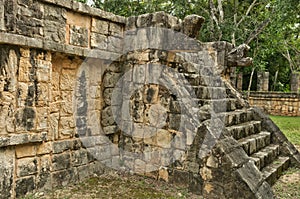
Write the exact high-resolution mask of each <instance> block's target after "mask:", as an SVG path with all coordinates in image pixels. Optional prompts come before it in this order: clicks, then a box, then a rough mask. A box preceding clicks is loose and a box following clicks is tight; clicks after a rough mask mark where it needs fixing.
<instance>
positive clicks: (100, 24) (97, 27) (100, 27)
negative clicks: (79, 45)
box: [92, 18, 109, 35]
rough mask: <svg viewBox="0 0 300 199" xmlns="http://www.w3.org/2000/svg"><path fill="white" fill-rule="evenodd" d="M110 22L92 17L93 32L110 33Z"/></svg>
mask: <svg viewBox="0 0 300 199" xmlns="http://www.w3.org/2000/svg"><path fill="white" fill-rule="evenodd" d="M108 27H109V23H108V22H106V21H103V20H99V19H96V18H93V19H92V32H96V33H100V34H103V35H108Z"/></svg>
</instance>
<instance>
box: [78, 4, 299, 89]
mask: <svg viewBox="0 0 300 199" xmlns="http://www.w3.org/2000/svg"><path fill="white" fill-rule="evenodd" d="M78 1H81V2H83V1H86V0H78ZM221 2H222V5H221V6H219V4H218V1H217V0H172V1H165V0H94V3H95V5H94V6H95V7H97V8H100V9H102V10H105V11H108V12H113V13H115V14H118V15H122V16H127V17H128V16H132V15H140V14H144V13H151V12H156V11H165V12H166V13H169V14H171V15H174V16H177V17H179V18H181V19H182V18H184V17H185V16H186V15H189V14H197V15H201V16H203V17H204V18H205V19H206V22H205V24H204V25H203V27H202V30H201V34H200V36H199V40H200V41H205V42H207V41H219V40H223V41H228V42H232V43H234V44H235V45H236V46H238V45H240V44H242V43H248V44H249V45H250V47H251V52H250V56H252V57H253V58H254V64H253V67H255V68H256V70H257V71H269V72H270V74H271V76H272V75H274V74H275V73H276V71H279V75H278V82H281V83H283V84H284V85H286V84H288V83H289V74H290V72H291V71H297V70H299V71H300V34H299V32H300V25H299V23H300V14H299V13H300V1H299V0H228V1H224V0H223V1H221ZM220 7H221V8H222V9H221V11H222V12H223V13H224V14H223V15H222V13H221V12H220V9H219V8H220ZM297 24H298V25H297ZM288 57H290V59H288ZM242 71H243V72H244V73H245V75H248V76H249V75H250V73H251V69H248V68H245V69H242ZM271 83H273V82H272V81H271Z"/></svg>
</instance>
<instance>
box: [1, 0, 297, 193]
mask: <svg viewBox="0 0 300 199" xmlns="http://www.w3.org/2000/svg"><path fill="white" fill-rule="evenodd" d="M203 22H204V19H203V18H202V17H199V16H195V15H191V16H187V17H186V18H185V19H183V20H179V19H177V18H175V17H172V16H170V15H167V14H165V13H163V12H158V13H154V14H145V15H141V16H138V17H129V18H124V17H120V16H116V15H113V14H111V13H107V12H104V11H101V10H99V9H95V8H91V7H89V6H87V5H84V4H81V3H78V2H75V1H58V0H0V31H1V32H0V55H1V56H0V109H1V111H0V118H1V121H0V173H1V176H2V178H1V179H0V198H20V197H22V196H24V195H25V194H27V193H31V192H33V191H37V190H51V189H53V188H55V187H62V186H66V185H68V184H72V183H75V182H78V181H81V180H83V179H86V178H88V177H90V176H92V175H93V174H102V173H104V172H106V171H109V170H121V171H125V172H133V173H138V174H140V175H145V176H150V177H153V178H156V179H162V180H165V181H167V182H170V183H175V184H180V185H182V186H185V187H187V188H189V190H190V191H192V192H194V193H196V194H199V195H202V196H203V197H204V198H273V194H272V190H271V185H272V184H273V183H274V182H275V181H276V179H277V178H278V177H279V176H280V175H281V173H282V172H283V171H284V170H286V169H287V168H288V167H290V166H299V164H300V155H299V152H298V151H297V150H296V149H295V147H294V146H293V145H292V144H291V143H290V142H289V141H288V140H287V138H286V137H285V136H284V135H283V133H282V132H281V131H280V130H279V129H278V127H277V126H276V125H275V124H274V123H273V122H272V121H271V120H270V119H269V117H268V116H267V115H265V114H264V113H263V112H262V111H260V109H257V108H253V107H250V106H249V105H248V102H247V101H245V100H244V99H243V98H242V95H241V94H240V93H239V92H238V91H236V89H235V88H234V87H233V86H232V85H231V84H230V76H229V75H228V74H229V73H230V70H231V69H230V68H231V67H237V66H239V65H245V63H247V62H249V61H251V59H250V58H247V57H246V56H245V53H244V50H239V48H237V49H236V48H233V46H232V45H231V44H230V43H227V42H211V43H202V42H199V41H197V40H195V39H194V38H195V37H196V36H197V35H198V33H199V30H200V27H201V24H202V23H203Z"/></svg>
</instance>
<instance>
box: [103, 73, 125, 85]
mask: <svg viewBox="0 0 300 199" xmlns="http://www.w3.org/2000/svg"><path fill="white" fill-rule="evenodd" d="M120 77H121V74H120V73H112V72H107V73H105V74H104V79H103V85H104V87H105V88H114V87H115V86H116V84H117V82H118V81H119V79H120Z"/></svg>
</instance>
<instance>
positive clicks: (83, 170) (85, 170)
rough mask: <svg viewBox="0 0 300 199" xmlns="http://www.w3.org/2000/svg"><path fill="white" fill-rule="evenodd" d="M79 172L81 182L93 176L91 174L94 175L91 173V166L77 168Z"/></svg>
mask: <svg viewBox="0 0 300 199" xmlns="http://www.w3.org/2000/svg"><path fill="white" fill-rule="evenodd" d="M77 172H78V178H79V180H80V181H82V180H84V179H87V178H88V177H89V176H90V175H91V173H93V172H92V171H91V166H90V165H83V166H79V167H77Z"/></svg>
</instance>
